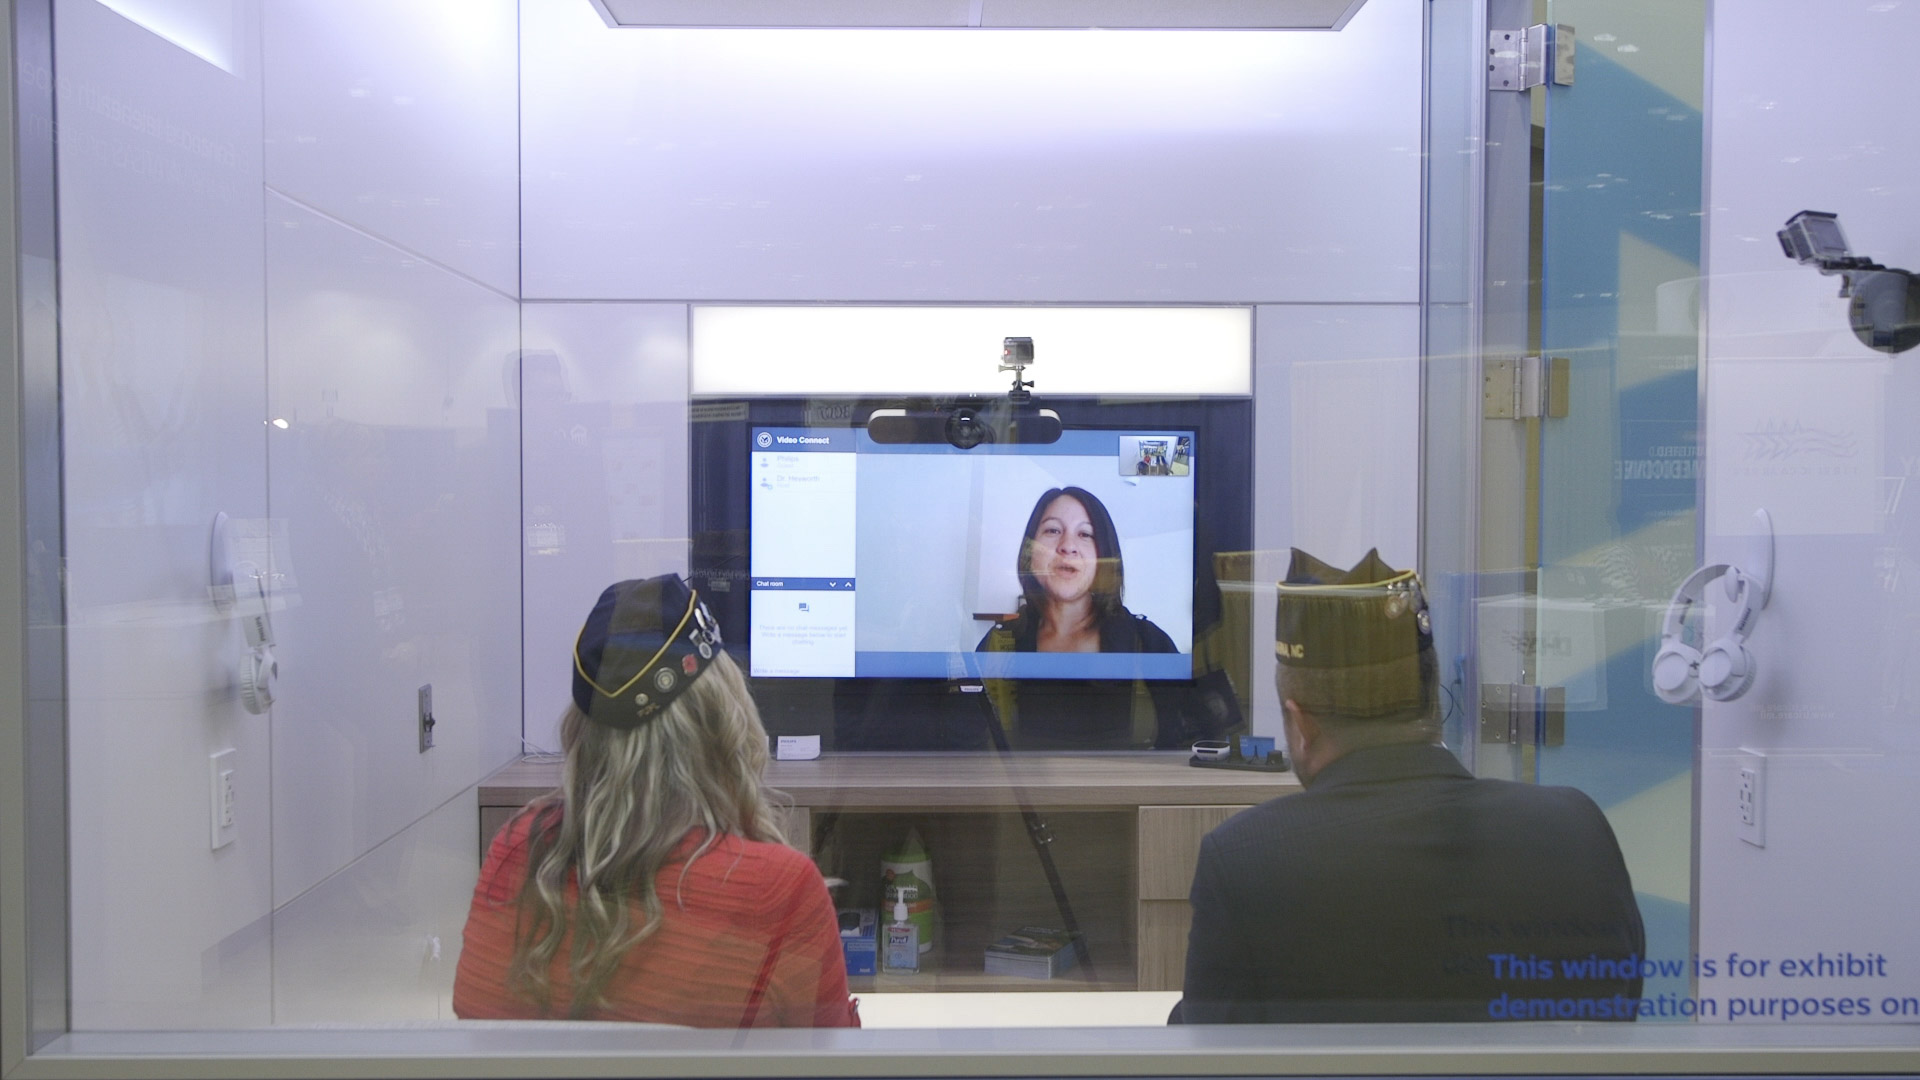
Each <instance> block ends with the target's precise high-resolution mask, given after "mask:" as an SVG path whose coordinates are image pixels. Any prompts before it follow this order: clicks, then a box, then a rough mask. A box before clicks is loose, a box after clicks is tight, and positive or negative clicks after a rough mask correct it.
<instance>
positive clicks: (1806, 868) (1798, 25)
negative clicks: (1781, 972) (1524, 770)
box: [1698, 0, 1920, 1022]
mask: <svg viewBox="0 0 1920 1080" xmlns="http://www.w3.org/2000/svg"><path fill="white" fill-rule="evenodd" d="M1710 38H1711V48H1712V65H1711V72H1712V82H1711V97H1710V102H1709V107H1710V117H1711V128H1710V147H1709V159H1708V160H1709V165H1710V179H1709V197H1708V199H1707V204H1708V206H1709V207H1710V208H1711V209H1710V211H1709V217H1708V243H1709V250H1708V263H1707V267H1706V270H1707V272H1708V275H1709V276H1708V279H1707V293H1706V302H1707V338H1706V357H1707V393H1706V400H1707V402H1708V412H1707V417H1706V436H1705V437H1706V451H1707V452H1706V461H1707V480H1706V504H1705V509H1706V520H1707V526H1706V530H1707V535H1706V555H1707V558H1708V559H1709V561H1722V560H1727V559H1738V558H1740V557H1741V553H1742V551H1743V546H1744V545H1743V542H1742V537H1743V534H1744V533H1746V531H1747V519H1748V517H1749V516H1750V515H1751V514H1752V512H1753V510H1754V509H1755V507H1757V506H1764V507H1765V508H1766V509H1768V510H1769V511H1770V512H1771V513H1772V515H1773V519H1774V523H1775V528H1776V530H1777V531H1778V545H1777V552H1778V563H1777V569H1776V576H1775V586H1774V593H1773V601H1772V603H1771V605H1770V606H1769V607H1768V608H1767V609H1766V611H1765V612H1764V613H1763V615H1762V616H1761V618H1760V621H1759V624H1758V626H1757V628H1756V631H1755V633H1754V635H1753V638H1752V650H1753V653H1754V655H1755V656H1756V657H1757V658H1758V662H1759V675H1758V678H1757V679H1756V681H1755V683H1754V687H1753V690H1752V692H1750V693H1749V694H1748V695H1747V696H1746V697H1744V698H1742V699H1740V700H1739V701H1737V702H1732V703H1727V704H1715V703H1709V704H1708V705H1707V706H1706V708H1705V715H1704V727H1703V731H1702V755H1703V761H1702V767H1701V771H1700V790H1701V796H1700V798H1701V801H1700V818H1699V827H1700V838H1699V853H1700V854H1699V859H1700V865H1699V875H1700V886H1699V900H1698V904H1699V907H1698V912H1699V920H1700V936H1699V944H1700V951H1701V955H1702V956H1704V957H1710V958H1711V957H1724V956H1725V954H1726V953H1728V952H1730V951H1738V952H1740V953H1741V954H1743V955H1745V956H1750V957H1754V958H1771V959H1775V960H1776V962H1775V964H1774V966H1773V968H1772V969H1771V970H1772V971H1774V972H1776V973H1777V968H1778V964H1777V958H1779V957H1782V956H1810V955H1812V954H1814V953H1815V952H1818V951H1823V950H1824V951H1825V952H1826V953H1828V954H1829V955H1831V954H1833V953H1834V952H1836V951H1843V950H1851V951H1853V952H1855V953H1856V954H1861V953H1868V952H1875V953H1881V954H1884V955H1885V956H1887V957H1888V968H1887V971H1888V974H1887V976H1886V977H1885V978H1863V979H1854V980H1847V979H1836V980H1806V979H1783V978H1780V977H1778V976H1777V974H1775V975H1774V977H1771V978H1765V979H1751V980H1740V981H1737V982H1735V981H1730V980H1727V979H1726V978H1724V977H1722V978H1719V979H1715V980H1710V981H1707V982H1703V983H1702V986H1701V990H1702V993H1703V994H1706V995H1714V996H1722V997H1725V996H1728V995H1731V994H1740V995H1781V994H1787V993H1792V994H1795V995H1799V996H1804V995H1808V994H1818V995H1827V996H1832V995H1839V994H1845V995H1858V996H1864V997H1868V998H1869V999H1870V1000H1871V1001H1872V1002H1873V1003H1874V1005H1875V1007H1876V1009H1877V1007H1878V1003H1879V1001H1880V1000H1881V999H1882V998H1883V997H1887V996H1893V995H1908V996H1912V995H1916V994H1917V993H1920V927H1916V925H1915V923H1914V921H1913V918H1912V912H1911V897H1912V894H1913V891H1914V889H1915V888H1916V886H1920V864H1916V863H1915V861H1914V859H1913V857H1912V852H1913V851H1914V850H1915V847H1916V845H1917V844H1920V814H1916V813H1915V809H1916V801H1915V795H1914V792H1915V791H1916V790H1920V756H1916V749H1920V724H1916V718H1917V717H1920V682H1917V681H1916V678H1915V675H1914V664H1913V658H1914V657H1915V656H1916V655H1920V620H1916V618H1915V617H1914V615H1913V612H1914V611H1915V610H1916V608H1915V597H1914V594H1915V593H1916V591H1920V568H1916V566H1915V561H1916V558H1920V525H1916V521H1920V517H1917V515H1920V502H1916V501H1915V500H1914V499H1913V498H1912V494H1913V493H1912V492H1908V491H1906V490H1905V488H1906V487H1907V486H1910V485H1909V480H1910V479H1911V478H1912V477H1913V476H1914V475H1915V473H1916V470H1920V436H1916V434H1915V427H1914V425H1913V422H1912V417H1913V416H1914V415H1915V413H1916V411H1920V367H1916V366H1915V365H1916V356H1915V354H1913V353H1908V354H1906V355H1905V356H1900V357H1893V358H1889V357H1886V356H1883V355H1880V354H1877V353H1874V352H1873V351H1871V350H1869V349H1867V348H1865V347H1863V346H1861V345H1860V344H1858V343H1857V342H1856V341H1855V340H1854V339H1853V337H1852V335H1851V333H1850V332H1849V331H1848V330H1847V324H1846V302H1845V301H1843V300H1840V299H1838V298H1836V296H1835V295H1834V294H1835V292H1836V290H1837V286H1838V282H1837V280H1836V279H1834V278H1828V277H1822V276H1820V275H1819V274H1817V273H1816V272H1814V271H1813V270H1811V269H1808V268H1805V267H1800V266H1796V265H1794V264H1792V263H1790V262H1789V261H1787V260H1786V259H1785V258H1784V257H1783V256H1782V255H1781V252H1780V248H1779V245H1778V244H1777V243H1776V242H1775V240H1774V231H1775V230H1777V229H1778V228H1780V226H1781V225H1783V224H1784V223H1785V222H1786V219H1787V218H1788V217H1789V216H1790V215H1792V214H1793V213H1795V212H1797V211H1799V210H1805V209H1814V210H1827V211H1833V212H1837V213H1838V214H1839V215H1840V218H1841V223H1842V225H1843V227H1844V228H1845V230H1846V233H1847V237H1848V239H1849V240H1850V241H1851V242H1852V244H1853V245H1854V247H1855V249H1856V250H1857V251H1859V252H1861V253H1862V254H1866V255H1870V256H1871V257H1873V258H1875V259H1878V260H1879V261H1881V262H1884V263H1887V264H1890V265H1896V266H1909V267H1912V266H1917V265H1920V215H1916V214H1915V212H1914V207H1915V205H1916V202H1920V200H1916V197H1915V196H1916V194H1920V185H1916V181H1915V177H1916V176H1920V149H1916V147H1915V146H1914V145H1913V140H1912V139H1910V138H1908V137H1907V134H1908V133H1909V132H1910V130H1911V128H1912V123H1911V117H1910V115H1909V113H1910V110H1909V109H1907V108H1906V107H1905V105H1904V100H1905V98H1906V97H1907V96H1909V87H1908V83H1909V81H1910V80H1909V79H1908V77H1907V75H1906V71H1907V68H1908V67H1909V66H1910V65H1909V60H1908V57H1907V52H1908V47H1909V45H1910V43H1911V42H1913V41H1915V40H1920V8H1916V7H1915V6H1914V5H1912V4H1890V3H1883V2H1872V0H1839V2H1830V0H1820V2H1817V3H1816V2H1814V0H1739V2H1738V3H1726V2H1722V3H1717V4H1715V6H1714V10H1713V22H1712V32H1711V35H1710ZM1809 56H1845V57H1847V58H1848V59H1847V63H1846V75H1845V77H1844V78H1834V77H1833V73H1832V72H1831V71H1822V70H1820V69H1819V67H1818V65H1814V66H1808V65H1805V64H1804V63H1803V62H1802V61H1804V59H1805V58H1806V57H1809ZM1741 748H1749V749H1756V750H1760V751H1762V752H1763V753H1764V754H1765V755H1766V764H1765V773H1766V801H1765V808H1764V816H1765V827H1766V846H1765V847H1764V848H1758V847H1754V846H1751V845H1749V844H1747V843H1745V842H1743V841H1741V840H1739V839H1736V838H1735V835H1734V829H1735V787H1734V785H1735V779H1736V776H1737V772H1738V768H1739V765H1740V759H1739V757H1738V751H1739V750H1740V749H1741ZM1723 1015H1724V1012H1723ZM1909 1019H1910V1018H1909ZM1776 1022H1777V1021H1776Z"/></svg>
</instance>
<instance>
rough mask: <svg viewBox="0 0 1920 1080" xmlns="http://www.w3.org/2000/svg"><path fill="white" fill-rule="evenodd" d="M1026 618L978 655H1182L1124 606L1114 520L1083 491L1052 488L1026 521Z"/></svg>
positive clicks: (997, 630)
mask: <svg viewBox="0 0 1920 1080" xmlns="http://www.w3.org/2000/svg"><path fill="white" fill-rule="evenodd" d="M1016 569H1017V571H1018V573H1019V576H1020V594H1021V597H1020V610H1019V611H1017V612H1015V613H1014V614H1013V615H1012V616H1011V617H1010V618H1007V619H1004V620H1002V621H1001V622H999V623H996V624H995V625H994V627H993V629H991V630H989V631H987V634H986V636H985V637H983V638H981V639H980V644H979V645H978V646H977V647H976V650H975V651H978V652H1130V653H1170V652H1178V651H1179V650H1178V649H1177V648H1176V647H1175V646H1174V643H1173V639H1172V638H1170V637H1168V636H1167V633H1166V631H1164V630H1162V629H1160V628H1159V627H1158V626H1155V625H1154V624H1153V623H1152V621H1150V620H1149V619H1147V618H1146V617H1145V616H1143V615H1135V614H1133V613H1132V612H1130V611H1128V610H1127V609H1126V607H1125V605H1123V604H1122V603H1121V596H1122V594H1123V593H1124V591H1125V587H1126V569H1125V567H1124V566H1123V565H1122V563H1121V558H1120V534H1119V532H1118V531H1117V530H1115V529H1114V527H1113V516H1112V515H1111V514H1108V513H1107V508H1106V507H1105V506H1103V505H1101V502H1100V500H1099V499H1097V498H1095V497H1094V495H1093V493H1092V492H1090V491H1087V490H1086V489H1085V488H1079V487H1064V488H1052V489H1050V490H1049V491H1047V492H1046V493H1045V494H1043V495H1041V496H1040V500H1039V501H1038V502H1036V503H1034V505H1033V513H1032V514H1030V515H1028V517H1027V530H1026V538H1025V540H1024V541H1022V543H1021V544H1020V556H1019V562H1018V565H1017V567H1016Z"/></svg>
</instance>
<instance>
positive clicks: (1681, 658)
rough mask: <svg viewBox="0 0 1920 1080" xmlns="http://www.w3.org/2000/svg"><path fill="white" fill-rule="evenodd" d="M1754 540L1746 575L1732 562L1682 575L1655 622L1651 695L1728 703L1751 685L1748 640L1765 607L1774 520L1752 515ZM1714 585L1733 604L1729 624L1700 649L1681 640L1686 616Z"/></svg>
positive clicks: (1673, 701) (1769, 586) (1761, 513)
mask: <svg viewBox="0 0 1920 1080" xmlns="http://www.w3.org/2000/svg"><path fill="white" fill-rule="evenodd" d="M1754 520H1755V523H1756V524H1757V525H1758V526H1759V530H1760V531H1759V535H1758V536H1756V537H1754V538H1753V553H1752V558H1751V560H1750V563H1749V565H1751V566H1752V567H1753V569H1752V570H1751V571H1748V570H1744V569H1742V568H1740V567H1738V566H1735V565H1733V564H1731V563H1713V564H1711V565H1709V566H1703V567H1701V568H1700V569H1698V570H1695V571H1694V572H1693V573H1691V574H1688V575H1687V579H1686V580H1685V581H1683V582H1681V583H1680V588H1678V589H1676V590H1675V591H1674V594H1673V599H1672V600H1671V601H1669V602H1668V604H1667V614H1666V617H1665V618H1664V619H1662V620H1661V623H1660V651H1659V652H1658V653H1656V654H1655V655H1654V658H1653V692H1654V693H1655V694H1657V695H1659V697H1660V700H1661V701H1664V702H1667V703H1668V704H1672V705H1691V704H1693V703H1695V702H1697V701H1699V700H1700V698H1701V696H1702V695H1704V696H1705V697H1707V698H1708V699H1709V700H1712V701H1732V700H1734V699H1736V698H1738V697H1739V696H1740V695H1742V694H1744V693H1746V692H1747V689H1748V688H1749V687H1751V686H1752V685H1753V675H1754V670H1755V667H1756V665H1755V663H1754V658H1753V654H1752V653H1750V652H1748V651H1747V638H1748V636H1750V635H1751V634H1752V633H1753V624H1754V623H1755V621H1757V620H1758V619H1759V616H1760V610H1761V609H1762V608H1764V607H1766V606H1767V600H1768V599H1769V598H1770V595H1771V591H1772V585H1773V519H1772V518H1771V517H1770V516H1769V515H1768V514H1767V512H1766V511H1765V510H1756V511H1754ZM1715 581H1718V582H1720V585H1721V591H1722V592H1723V593H1724V594H1725V596H1726V598H1727V600H1728V601H1729V602H1730V603H1732V604H1734V605H1736V610H1735V613H1734V616H1733V624H1732V626H1730V627H1729V628H1728V629H1727V631H1726V632H1725V633H1723V634H1721V636H1719V637H1717V638H1715V639H1713V640H1712V641H1711V642H1709V643H1708V644H1707V646H1706V648H1704V649H1696V648H1694V647H1693V646H1692V645H1689V644H1687V641H1686V621H1687V614H1688V613H1689V612H1691V611H1692V610H1693V609H1694V608H1695V607H1697V606H1699V605H1701V604H1703V603H1705V602H1706V600H1707V586H1709V585H1710V584H1712V583H1713V582H1715Z"/></svg>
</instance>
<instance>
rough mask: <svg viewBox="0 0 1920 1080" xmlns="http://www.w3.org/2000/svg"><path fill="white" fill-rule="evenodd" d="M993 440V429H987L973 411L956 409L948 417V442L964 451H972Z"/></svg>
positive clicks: (984, 423)
mask: <svg viewBox="0 0 1920 1080" xmlns="http://www.w3.org/2000/svg"><path fill="white" fill-rule="evenodd" d="M992 438H993V429H992V428H989V427H987V425H986V422H985V421H983V420H981V419H980V417H979V416H977V415H976V414H975V413H974V411H973V410H972V409H955V410H954V411H953V415H952V416H949V417H947V441H948V442H950V443H952V444H953V445H954V446H956V447H959V448H960V449H962V450H971V449H973V448H974V447H976V446H979V445H980V444H981V443H983V442H989V441H991V440H992Z"/></svg>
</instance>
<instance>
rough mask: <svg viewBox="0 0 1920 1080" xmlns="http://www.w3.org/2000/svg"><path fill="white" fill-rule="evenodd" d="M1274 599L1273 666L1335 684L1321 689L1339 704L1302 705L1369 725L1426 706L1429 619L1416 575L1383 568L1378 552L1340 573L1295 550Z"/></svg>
mask: <svg viewBox="0 0 1920 1080" xmlns="http://www.w3.org/2000/svg"><path fill="white" fill-rule="evenodd" d="M1278 594H1279V595H1278V602H1277V603H1276V605H1275V608H1276V611H1275V618H1274V642H1273V653H1274V658H1275V659H1276V660H1278V661H1279V662H1280V664H1281V665H1282V666H1283V667H1285V668H1287V669H1290V670H1306V669H1313V670H1318V671H1323V672H1327V673H1328V674H1330V675H1333V676H1335V679H1334V680H1333V681H1332V682H1331V683H1329V682H1328V681H1327V680H1321V683H1320V685H1321V686H1323V687H1325V689H1326V690H1327V692H1329V693H1330V694H1333V695H1335V696H1337V697H1338V698H1339V700H1337V701H1326V702H1312V703H1308V702H1302V703H1301V704H1302V705H1304V706H1311V707H1318V708H1320V709H1325V710H1329V711H1332V712H1337V713H1339V714H1341V715H1345V716H1351V717H1355V718H1368V717H1381V716H1388V715H1396V714H1400V713H1404V712H1406V711H1408V710H1409V709H1414V708H1418V707H1419V706H1420V704H1421V703H1422V702H1423V701H1425V699H1426V689H1425V688H1424V687H1423V686H1422V681H1421V675H1420V671H1421V663H1420V658H1421V654H1422V653H1425V652H1428V651H1430V650H1431V649H1432V648H1433V619H1432V616H1431V615H1430V614H1429V613H1428V611H1427V599H1426V594H1425V592H1424V591H1423V590H1422V589H1421V587H1420V578H1419V575H1417V574H1415V573H1414V572H1413V571H1411V570H1395V569H1394V568H1393V567H1391V566H1388V565H1387V564H1386V562H1385V561H1383V560H1382V559H1381V558H1380V552H1379V551H1378V550H1377V549H1376V550H1372V551H1369V552H1367V554H1366V556H1365V557H1363V558H1362V559H1361V560H1360V561H1359V562H1358V563H1356V564H1354V567H1353V568H1352V569H1351V570H1341V569H1339V568H1337V567H1334V566H1330V565H1328V564H1327V563H1325V562H1322V561H1321V560H1319V559H1316V558H1314V557H1313V556H1312V555H1309V554H1307V553H1306V552H1304V551H1301V550H1300V549H1298V548H1295V549H1294V550H1293V559H1292V562H1291V564H1290V565H1289V566H1288V567H1287V577H1286V580H1285V581H1282V582H1280V583H1279V585H1278Z"/></svg>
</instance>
